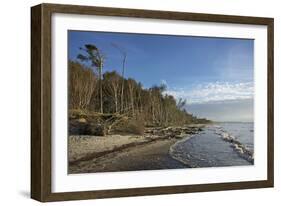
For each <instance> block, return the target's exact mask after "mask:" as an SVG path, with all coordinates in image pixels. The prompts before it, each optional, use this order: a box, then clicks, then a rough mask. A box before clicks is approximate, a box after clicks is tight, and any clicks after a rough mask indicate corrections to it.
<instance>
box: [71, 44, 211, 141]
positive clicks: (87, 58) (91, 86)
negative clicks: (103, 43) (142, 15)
mask: <svg viewBox="0 0 281 206" xmlns="http://www.w3.org/2000/svg"><path fill="white" fill-rule="evenodd" d="M121 54H122V55H121V56H120V62H122V68H119V69H118V68H117V69H118V71H120V72H118V71H117V69H116V70H113V71H106V72H103V69H104V64H105V63H106V56H105V54H103V53H102V52H101V50H100V49H99V48H97V47H96V46H95V45H93V44H86V45H84V46H83V47H81V48H80V53H79V54H78V55H77V58H76V59H72V60H69V61H68V71H69V72H68V108H69V124H70V126H69V132H70V133H71V134H77V133H79V134H81V133H82V134H83V133H87V134H95V135H106V134H108V133H113V132H115V133H116V132H117V133H118V132H119V133H122V132H124V133H139V134H142V133H143V131H144V128H145V127H167V126H180V125H186V124H194V123H210V120H207V119H201V118H197V117H196V116H194V115H192V114H190V113H188V111H187V110H186V101H185V100H183V99H178V100H177V99H175V98H174V97H173V96H171V95H169V94H167V93H166V92H165V91H166V89H167V88H166V86H165V85H164V84H161V85H155V86H152V87H150V88H144V87H143V85H142V83H141V82H138V81H137V80H135V79H133V78H130V77H128V78H125V76H124V74H125V72H126V69H130V68H126V61H127V58H128V57H127V54H126V53H125V52H121Z"/></svg>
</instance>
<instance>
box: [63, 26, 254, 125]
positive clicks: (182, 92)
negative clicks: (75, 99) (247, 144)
mask: <svg viewBox="0 0 281 206" xmlns="http://www.w3.org/2000/svg"><path fill="white" fill-rule="evenodd" d="M68 38H69V39H68V42H69V50H68V51H69V58H70V59H72V60H75V59H76V57H77V54H78V53H79V52H80V51H79V48H80V47H82V46H83V45H85V44H94V45H96V46H97V47H98V48H99V49H100V50H101V51H102V52H103V53H104V54H105V56H106V61H105V65H104V70H105V71H112V70H117V71H118V72H119V73H121V68H122V56H121V54H120V52H119V51H118V50H117V49H116V48H114V47H113V46H112V43H114V44H117V45H118V46H119V47H121V48H122V49H123V50H125V51H126V53H127V62H126V70H125V77H131V78H134V79H136V80H137V81H140V82H141V83H142V84H143V86H144V87H145V88H148V87H151V86H153V85H159V84H161V83H164V84H166V85H167V91H166V93H169V94H172V95H174V96H175V97H176V98H184V99H186V100H187V103H188V104H187V109H188V111H190V112H192V113H194V114H195V115H197V116H201V117H207V118H210V119H213V120H217V121H252V120H253V104H252V103H249V102H253V90H254V88H253V68H254V66H253V47H254V41H253V40H246V39H229V38H206V37H192V36H168V35H145V34H125V33H108V32H80V31H70V32H69V35H68ZM208 108H210V109H208ZM220 108H223V109H220ZM234 108H235V111H236V115H235V117H234V116H233V109H234ZM222 110H223V111H224V112H223V113H221V111H222ZM203 111H204V112H203ZM214 111H218V112H217V114H216V112H214Z"/></svg>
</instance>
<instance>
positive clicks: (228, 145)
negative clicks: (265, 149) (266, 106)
mask: <svg viewBox="0 0 281 206" xmlns="http://www.w3.org/2000/svg"><path fill="white" fill-rule="evenodd" d="M169 152H170V155H171V157H172V158H173V159H176V160H178V161H180V162H182V163H183V164H185V165H188V166H189V167H193V168H202V167H220V166H243V165H245V166H246V165H254V124H253V123H248V122H247V123H245V122H224V123H216V124H212V125H207V126H206V127H205V128H204V129H203V131H202V132H200V133H198V134H195V135H193V136H187V137H186V138H184V139H182V140H180V141H178V142H176V143H175V144H174V145H173V146H171V148H170V151H169Z"/></svg>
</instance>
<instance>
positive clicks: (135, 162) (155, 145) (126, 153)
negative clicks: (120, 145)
mask: <svg viewBox="0 0 281 206" xmlns="http://www.w3.org/2000/svg"><path fill="white" fill-rule="evenodd" d="M176 141H177V140H175V139H166V140H158V141H155V142H151V143H146V144H144V145H138V146H135V147H130V148H127V149H124V150H122V151H118V152H113V153H110V154H108V155H104V156H102V157H98V158H93V159H91V160H87V161H80V162H76V163H75V164H70V165H69V173H71V174H75V173H92V172H115V171H136V170H156V169H175V168H188V167H189V166H188V165H185V164H183V163H181V162H179V161H177V160H175V159H173V158H172V157H171V156H170V155H169V149H170V147H171V146H172V145H173V144H174V143H175V142H176Z"/></svg>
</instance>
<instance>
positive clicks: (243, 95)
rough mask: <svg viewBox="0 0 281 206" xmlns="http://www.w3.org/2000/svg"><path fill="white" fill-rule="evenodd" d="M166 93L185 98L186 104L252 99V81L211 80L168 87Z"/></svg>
mask: <svg viewBox="0 0 281 206" xmlns="http://www.w3.org/2000/svg"><path fill="white" fill-rule="evenodd" d="M166 93H167V94H169V95H173V96H174V97H175V98H177V99H179V98H183V99H186V101H187V104H202V103H209V102H212V103H214V102H222V101H229V100H243V99H252V98H253V94H254V85H253V82H243V83H229V82H212V83H205V84H198V85H196V86H194V87H192V88H169V89H168V90H167V91H166Z"/></svg>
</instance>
